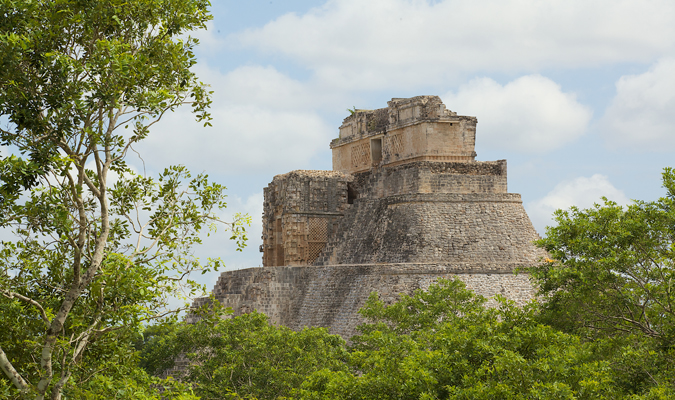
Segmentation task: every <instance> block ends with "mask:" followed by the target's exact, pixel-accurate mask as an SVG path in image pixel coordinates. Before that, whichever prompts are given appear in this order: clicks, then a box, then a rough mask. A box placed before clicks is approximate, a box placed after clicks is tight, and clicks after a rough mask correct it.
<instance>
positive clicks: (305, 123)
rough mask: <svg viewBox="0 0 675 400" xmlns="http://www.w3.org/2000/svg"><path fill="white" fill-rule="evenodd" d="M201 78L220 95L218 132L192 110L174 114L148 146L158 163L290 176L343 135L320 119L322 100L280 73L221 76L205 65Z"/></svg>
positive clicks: (259, 70)
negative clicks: (334, 137)
mask: <svg viewBox="0 0 675 400" xmlns="http://www.w3.org/2000/svg"><path fill="white" fill-rule="evenodd" d="M198 75H199V76H200V77H201V78H202V80H203V81H204V82H209V83H210V84H211V85H212V88H213V90H214V91H215V94H214V102H213V105H212V107H211V114H212V116H213V121H212V124H213V127H210V128H203V127H202V125H200V124H198V123H196V122H194V117H192V116H191V115H190V111H189V110H188V109H182V110H180V111H178V112H176V113H174V114H171V115H168V116H167V117H165V118H166V120H165V121H162V122H161V123H160V124H158V125H157V126H156V127H153V132H155V133H154V134H153V135H150V136H149V137H148V139H146V140H145V141H144V143H143V144H142V146H143V147H144V151H142V153H143V154H144V157H145V155H149V157H151V158H152V159H153V162H152V164H154V165H167V164H171V163H175V162H176V161H175V160H180V162H181V163H188V164H191V163H197V164H199V165H200V166H203V168H204V169H207V170H209V171H215V172H219V173H236V172H239V171H241V170H246V171H247V172H249V173H256V172H261V171H284V172H285V171H288V170H292V169H298V168H306V167H307V165H309V161H310V159H311V158H312V157H313V156H314V155H316V153H317V151H319V150H321V149H325V148H326V146H327V144H328V142H329V141H330V139H331V135H334V134H335V133H336V131H337V129H336V128H333V127H329V126H328V125H327V124H326V123H325V122H324V120H323V119H322V118H321V117H320V116H319V115H318V114H317V112H316V107H315V105H316V103H320V102H321V100H320V99H317V98H316V96H314V95H313V94H311V92H310V91H308V90H307V87H306V86H305V85H303V84H302V83H300V82H298V81H295V80H293V79H291V78H289V77H287V76H285V75H283V74H281V73H279V72H278V71H276V70H275V69H274V68H271V67H268V68H264V67H242V68H239V69H236V70H234V71H231V72H229V73H227V74H220V73H219V72H217V71H214V70H212V69H209V68H208V67H204V66H202V67H200V68H199V70H198ZM139 147H141V146H139Z"/></svg>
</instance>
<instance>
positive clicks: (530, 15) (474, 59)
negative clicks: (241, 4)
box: [228, 0, 675, 89]
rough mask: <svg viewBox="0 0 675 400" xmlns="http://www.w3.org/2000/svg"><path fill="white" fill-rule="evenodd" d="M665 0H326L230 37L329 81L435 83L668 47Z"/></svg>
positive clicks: (672, 29)
mask: <svg viewBox="0 0 675 400" xmlns="http://www.w3.org/2000/svg"><path fill="white" fill-rule="evenodd" d="M673 20H675V3H674V2H672V1H671V0H653V1H625V0H624V1H615V0H599V1H586V0H551V1H545V2H544V1H538V0H482V1H481V0H477V1H452V0H446V1H433V2H432V1H424V0H372V1H367V2H364V1H362V0H330V1H328V2H326V3H325V4H324V5H323V6H321V7H317V8H314V9H312V10H310V11H308V12H307V13H305V14H303V15H297V14H295V13H289V14H286V15H283V16H281V17H279V18H277V19H276V20H274V21H272V22H270V23H268V24H266V25H265V26H264V27H262V28H258V29H249V30H246V31H244V32H240V33H238V34H234V35H231V36H229V37H228V41H230V42H233V43H238V44H239V45H242V46H245V47H253V48H258V49H260V50H262V51H265V52H272V53H280V54H283V55H286V56H288V57H290V58H291V59H293V60H295V61H297V62H299V63H300V64H302V65H304V66H307V67H308V68H310V69H311V70H313V71H314V72H315V74H316V77H317V78H318V79H319V80H320V81H322V82H330V83H332V84H333V85H334V86H335V87H342V88H345V87H349V88H361V89H364V88H390V87H392V86H396V87H399V88H400V87H410V86H412V85H416V84H427V85H429V84H432V83H435V82H439V80H440V81H442V80H443V79H445V78H448V77H456V76H458V74H462V73H466V72H472V71H475V70H481V71H486V72H489V71H510V72H517V71H533V70H537V69H539V68H545V67H555V68H560V67H586V66H590V67H595V66H597V65H599V64H608V63H615V62H649V61H650V60H653V59H654V58H656V57H660V56H663V55H664V54H672V53H673V51H674V49H675V23H673Z"/></svg>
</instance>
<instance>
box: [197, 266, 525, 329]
mask: <svg viewBox="0 0 675 400" xmlns="http://www.w3.org/2000/svg"><path fill="white" fill-rule="evenodd" d="M522 265H528V264H519V263H510V264H509V263H502V264H499V263H473V262H469V263H457V264H453V265H450V264H440V263H414V264H386V265H330V266H320V267H316V266H293V267H262V268H249V269H244V270H238V271H228V272H224V273H223V274H222V275H221V276H220V278H219V279H218V282H217V283H216V286H215V288H214V291H213V294H214V296H215V297H216V299H218V300H219V301H220V302H221V303H222V304H223V305H224V306H226V307H231V308H232V309H233V310H234V312H235V315H241V314H243V313H247V312H250V311H252V310H254V309H255V310H258V311H259V312H262V313H265V314H266V315H267V316H268V317H269V318H270V320H271V321H272V322H273V323H275V324H282V325H285V326H288V327H290V328H292V329H296V330H299V329H302V328H303V327H305V326H322V327H326V328H328V329H329V331H330V332H331V333H333V334H338V335H341V336H342V337H344V338H345V339H349V338H350V337H351V336H353V335H354V334H355V332H356V326H357V325H359V324H360V323H362V322H363V320H362V318H361V317H360V316H359V315H358V314H357V311H358V310H359V309H360V308H361V307H362V306H363V304H364V303H365V301H366V300H367V298H368V296H369V295H370V293H371V292H377V293H379V294H380V298H381V299H383V300H384V301H385V302H386V303H389V304H391V303H392V302H394V301H395V300H396V299H398V297H399V295H400V294H401V293H405V294H408V295H411V294H412V293H413V292H414V290H416V289H423V290H424V289H427V288H428V287H429V285H430V284H431V283H433V282H435V281H436V280H438V279H439V278H446V279H447V278H453V277H456V278H458V279H460V280H461V281H463V282H464V283H465V284H466V285H467V287H468V288H469V289H471V290H473V291H474V292H476V293H478V294H480V295H483V296H485V297H488V298H492V297H493V296H494V295H497V294H500V295H503V296H504V297H506V298H508V299H511V300H514V301H516V302H517V303H518V304H524V303H526V302H527V301H529V300H531V299H532V298H533V296H534V291H533V289H532V286H531V284H530V282H529V280H528V277H527V275H524V274H522V275H514V274H513V271H514V269H515V268H516V267H518V266H522ZM206 301H208V299H207V298H202V299H197V300H196V301H195V304H196V305H201V304H203V303H204V302H206ZM494 304H495V302H494V300H491V301H490V302H489V303H488V305H494Z"/></svg>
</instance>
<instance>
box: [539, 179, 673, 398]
mask: <svg viewBox="0 0 675 400" xmlns="http://www.w3.org/2000/svg"><path fill="white" fill-rule="evenodd" d="M663 186H664V187H665V189H666V196H664V197H662V198H660V199H658V200H656V201H634V202H633V204H631V205H629V206H627V207H622V206H619V205H617V204H616V203H613V202H611V201H608V200H607V199H604V204H602V205H600V204H596V205H595V206H594V207H593V208H590V209H586V210H582V209H579V208H576V207H572V208H570V209H569V210H567V211H563V210H558V211H556V213H555V219H556V222H557V225H556V226H554V227H549V228H547V234H546V237H545V238H544V239H541V240H540V241H539V242H538V245H539V246H540V247H542V248H544V249H546V250H547V251H548V252H549V254H551V257H552V258H553V260H549V262H545V263H542V265H540V266H538V267H536V268H532V269H531V270H530V273H531V276H532V277H533V278H535V280H536V282H537V284H538V285H539V288H540V292H541V295H542V297H541V298H542V300H543V301H544V308H543V313H542V320H543V321H544V322H546V323H549V324H551V325H553V326H555V327H557V328H559V329H562V330H565V331H568V332H573V333H577V334H579V335H581V336H583V337H585V338H587V339H603V340H605V341H607V340H611V341H612V342H613V344H612V345H610V346H605V347H606V349H605V350H606V353H607V358H608V359H609V360H612V365H614V366H615V373H616V374H617V377H621V379H620V380H621V381H622V382H623V385H625V387H626V388H627V390H630V391H632V392H636V393H639V392H641V391H642V390H644V389H645V388H648V387H651V386H652V385H654V384H662V385H666V386H668V387H671V388H675V379H674V377H675V283H674V282H673V281H674V278H675V171H673V169H672V168H666V169H665V170H664V173H663ZM604 338H611V339H604ZM627 353H630V354H633V357H632V359H631V358H626V357H625V354H627Z"/></svg>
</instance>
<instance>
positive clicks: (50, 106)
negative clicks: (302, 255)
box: [0, 0, 675, 400]
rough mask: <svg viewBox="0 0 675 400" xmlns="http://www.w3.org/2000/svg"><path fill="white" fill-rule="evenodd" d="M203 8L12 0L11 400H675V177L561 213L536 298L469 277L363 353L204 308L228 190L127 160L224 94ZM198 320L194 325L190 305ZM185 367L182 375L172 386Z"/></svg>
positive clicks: (0, 282) (3, 66)
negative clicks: (192, 302) (636, 194)
mask: <svg viewBox="0 0 675 400" xmlns="http://www.w3.org/2000/svg"><path fill="white" fill-rule="evenodd" d="M209 5H210V4H209V2H208V1H207V0H134V1H118V0H0V54H2V57H0V119H2V121H3V123H2V126H1V127H0V145H2V146H5V148H8V149H11V150H10V151H11V154H9V155H7V156H2V157H1V158H0V183H1V185H0V229H2V230H3V232H5V233H6V232H11V233H12V237H13V238H14V240H11V241H9V240H7V241H2V242H0V370H1V371H2V373H1V374H0V398H2V399H45V398H49V399H52V400H58V399H73V400H74V399H92V400H93V399H141V400H143V399H182V400H189V399H228V398H233V399H237V398H240V399H281V398H288V399H636V400H637V399H671V398H675V370H674V368H675V309H674V308H673V307H674V304H675V295H674V294H673V289H674V285H673V278H674V274H675V265H674V262H675V203H674V202H675V172H674V171H673V170H672V169H670V168H666V169H665V170H664V173H663V186H664V188H665V189H666V194H665V195H664V197H662V198H660V199H657V200H654V201H636V202H634V203H633V204H631V205H630V206H628V207H621V206H619V205H617V204H614V203H612V202H609V201H606V200H605V201H604V204H601V205H596V206H595V207H593V208H591V209H587V210H581V209H577V208H571V209H570V210H567V211H563V210H560V211H558V212H556V215H555V218H556V226H555V227H551V228H549V229H548V231H547V234H546V238H545V239H542V240H540V241H539V242H538V245H539V246H541V247H542V248H544V249H546V250H547V251H548V252H549V254H550V259H547V260H542V262H541V265H539V266H538V267H536V268H532V269H530V270H527V271H521V273H529V274H530V275H531V277H532V279H533V280H534V282H535V283H536V284H537V285H538V288H539V289H540V297H539V302H536V303H532V304H529V305H527V306H526V307H522V308H519V307H516V306H515V305H514V304H512V303H510V302H508V301H506V300H505V299H499V306H498V307H497V308H487V307H485V306H484V305H485V302H486V300H485V299H484V298H482V297H480V296H476V295H474V294H473V293H471V292H470V291H468V290H467V289H466V288H465V287H464V286H463V284H462V283H461V282H459V281H453V280H450V281H440V282H438V284H436V285H433V286H431V287H430V288H429V290H427V291H419V292H416V293H415V294H414V295H413V296H402V297H401V298H400V299H399V300H398V302H396V303H394V304H391V305H385V304H383V303H382V302H381V301H380V300H379V299H378V297H377V294H372V295H371V297H370V298H369V300H368V302H367V304H366V305H365V306H364V307H363V309H362V310H361V311H360V312H361V315H362V316H363V317H364V319H365V321H366V322H365V323H364V324H363V325H362V326H360V328H359V334H358V335H357V336H355V337H353V338H351V340H350V342H349V344H348V343H346V342H345V341H344V340H343V339H342V338H340V337H338V336H334V335H330V334H328V332H327V331H326V330H325V329H321V328H308V329H305V330H303V331H301V332H294V331H291V330H289V329H287V328H284V327H277V326H273V325H270V324H269V323H268V320H267V319H266V317H265V316H264V315H262V314H258V313H255V312H254V313H251V314H247V315H244V316H240V317H236V318H223V317H227V314H228V310H225V309H222V308H219V307H217V306H216V307H214V308H211V309H209V310H201V315H202V318H201V320H200V322H198V323H195V324H185V323H183V322H180V321H179V318H178V315H180V312H181V311H184V310H185V308H182V307H178V308H172V307H171V305H172V304H173V303H172V299H176V298H180V297H181V296H182V298H184V299H189V298H190V297H193V296H195V295H197V294H199V293H201V290H203V289H204V288H203V286H201V285H199V284H198V283H197V282H195V281H194V280H190V279H189V276H190V273H195V272H203V271H209V270H217V269H218V268H219V267H220V266H222V263H221V261H220V260H218V259H215V260H208V261H207V262H206V263H200V261H199V260H198V259H197V258H196V257H194V252H193V248H194V246H196V245H198V244H200V243H201V239H200V236H201V235H203V234H204V233H205V232H204V231H206V230H208V229H210V228H213V227H215V226H217V225H220V226H221V227H222V228H225V229H228V230H229V232H230V233H231V239H232V240H234V241H235V242H236V243H237V245H238V247H239V248H241V247H243V246H245V242H246V230H245V227H246V225H247V223H248V221H249V218H248V217H247V216H241V215H238V216H236V217H235V219H234V220H233V221H222V220H220V219H219V218H218V215H219V212H220V210H222V209H223V208H225V207H226V203H225V195H224V189H225V188H224V187H223V186H222V185H219V184H216V183H213V182H211V181H210V180H209V179H208V176H206V175H205V174H199V175H194V176H193V175H192V174H191V173H190V172H189V171H187V169H186V168H185V167H183V166H180V165H179V166H171V167H167V168H166V169H165V170H164V171H163V172H162V173H160V174H159V176H157V177H154V178H153V177H148V176H145V174H144V175H142V176H141V175H139V174H137V173H135V171H134V169H133V168H132V167H131V166H129V165H128V164H127V162H126V157H127V154H128V153H129V151H134V150H133V146H134V145H136V144H137V143H139V142H141V141H143V140H144V139H145V138H146V137H147V136H148V135H149V134H150V128H151V127H152V126H153V125H154V124H155V123H157V122H158V121H159V120H161V118H162V116H163V115H165V113H168V112H172V111H174V110H175V109H177V108H178V107H180V106H188V107H192V110H193V111H194V113H195V116H196V119H197V121H199V122H201V123H203V124H205V125H208V124H209V121H210V118H211V117H210V115H209V113H208V108H209V105H210V104H211V93H210V91H209V90H208V87H207V86H206V85H205V84H203V83H202V82H200V81H199V79H198V77H197V76H196V75H195V74H194V72H192V70H191V68H192V67H193V66H194V65H195V63H196V57H195V55H194V52H193V50H194V48H195V46H196V45H197V44H198V42H197V40H196V39H194V38H192V37H190V36H188V35H189V33H190V32H192V31H194V30H198V29H203V28H204V27H205V24H206V23H207V21H209V20H210V19H211V16H210V14H209V11H208V7H209ZM195 312H197V311H195ZM179 357H182V359H184V360H186V361H187V362H188V364H189V365H190V367H189V368H188V369H186V370H185V372H184V374H183V375H181V376H180V381H178V380H176V379H174V378H171V377H169V378H158V377H157V376H158V375H160V374H161V373H162V372H163V371H166V370H167V369H168V368H171V366H172V364H173V362H174V360H176V359H178V358H179Z"/></svg>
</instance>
